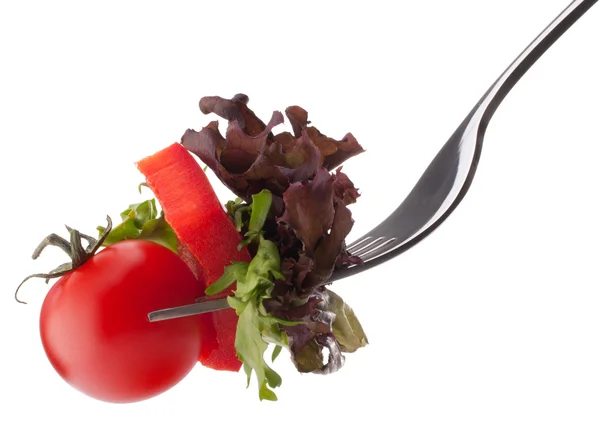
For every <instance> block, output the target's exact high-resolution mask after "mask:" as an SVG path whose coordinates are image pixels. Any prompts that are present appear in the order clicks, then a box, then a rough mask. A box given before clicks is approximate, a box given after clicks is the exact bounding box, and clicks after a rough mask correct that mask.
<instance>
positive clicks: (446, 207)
mask: <svg viewBox="0 0 600 424" xmlns="http://www.w3.org/2000/svg"><path fill="white" fill-rule="evenodd" d="M596 2H597V0H575V1H573V2H572V3H571V4H570V5H569V6H567V8H566V9H565V10H563V11H562V13H560V14H559V15H558V16H557V17H556V18H555V19H554V20H553V21H552V22H551V23H550V24H549V25H548V26H547V27H546V28H545V29H544V30H543V31H542V32H541V33H540V35H538V36H537V37H536V38H535V40H533V41H532V42H531V44H529V46H527V48H526V49H525V50H524V51H523V52H522V53H521V54H520V55H519V56H518V57H517V58H516V59H515V60H514V61H513V62H512V64H511V65H510V66H509V67H508V68H507V69H506V70H505V71H504V73H502V75H500V77H499V78H498V79H497V80H496V81H495V82H494V83H493V84H492V86H491V87H490V88H489V89H488V90H487V91H486V92H485V94H484V95H483V97H482V98H481V99H480V100H479V102H477V104H476V105H475V107H474V108H473V109H472V110H471V112H469V114H468V115H467V117H466V118H465V119H464V120H463V122H462V123H461V124H460V125H459V126H458V128H457V129H456V131H455V132H454V134H452V136H450V138H449V140H448V141H447V142H446V144H444V146H443V147H442V148H441V150H440V151H439V152H438V154H437V155H436V156H435V158H434V159H433V161H432V162H431V163H430V164H429V166H428V167H427V169H426V170H425V172H424V173H423V175H422V176H421V178H420V179H419V180H418V181H417V183H416V185H415V186H414V188H413V189H412V190H411V192H410V193H409V194H408V196H407V197H406V199H404V201H403V202H402V203H401V204H400V205H399V206H398V208H397V209H396V210H395V211H394V212H392V214H391V215H390V216H389V217H388V218H386V219H385V220H384V221H383V222H381V223H380V224H379V225H377V226H376V227H375V228H373V229H372V230H371V231H369V232H368V233H367V234H365V235H364V236H362V237H360V238H358V239H357V240H356V241H354V242H352V243H351V244H349V245H348V246H347V249H348V251H349V252H350V253H351V254H352V255H356V256H359V257H360V258H361V259H362V264H360V265H352V266H349V267H345V268H338V269H336V270H335V271H334V272H333V274H332V275H331V278H330V282H333V281H336V280H340V279H342V278H346V277H349V276H351V275H354V274H358V273H360V272H363V271H366V270H368V269H370V268H373V267H375V266H377V265H379V264H382V263H383V262H386V261H389V260H390V259H392V258H394V257H396V256H397V255H399V254H401V253H403V252H406V251H407V250H408V249H410V248H411V247H413V246H415V245H416V244H417V243H419V242H420V241H422V240H423V239H425V237H427V236H428V235H429V234H431V233H432V232H433V231H435V229H436V228H438V227H439V226H440V225H441V224H442V223H443V222H444V221H445V220H446V218H448V216H450V214H451V213H452V212H453V211H454V210H455V209H456V207H457V206H458V205H459V204H460V202H461V201H462V200H463V198H464V197H465V195H466V194H467V192H468V191H469V188H470V186H471V182H472V181H473V178H474V176H475V171H476V170H477V165H478V164H479V158H480V155H481V149H482V146H483V138H484V135H485V131H486V129H487V126H488V124H489V122H490V119H491V118H492V116H493V115H494V112H496V109H497V108H498V106H499V105H500V103H501V102H502V100H503V99H504V98H505V97H506V95H507V94H508V93H509V91H510V90H511V89H512V88H513V87H514V86H515V84H516V83H517V82H518V81H519V79H520V78H521V77H522V76H523V75H524V74H525V73H526V72H527V71H528V70H529V69H530V68H531V66H532V65H533V64H534V63H535V62H536V61H537V60H538V59H539V58H540V57H541V56H542V55H543V54H544V53H545V52H546V51H547V50H548V49H549V48H550V46H552V45H553V44H554V42H555V41H556V40H558V39H559V38H560V37H561V36H562V35H563V34H564V33H565V32H566V31H567V30H568V29H569V28H570V27H571V25H573V24H574V23H575V22H576V21H577V20H578V19H579V18H580V17H581V16H583V15H584V14H585V13H586V12H587V11H588V10H589V9H590V8H591V7H592V6H593V5H594V4H595V3H596ZM228 307H229V305H228V303H227V299H226V298H221V299H206V298H202V299H199V300H198V302H197V303H194V304H191V305H185V306H179V307H174V308H168V309H161V310H158V311H153V312H150V313H149V314H148V319H149V320H150V321H162V320H166V319H172V318H179V317H184V316H189V315H196V314H201V313H206V312H213V311H216V310H221V309H226V308H228Z"/></svg>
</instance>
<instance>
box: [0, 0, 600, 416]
mask: <svg viewBox="0 0 600 424" xmlns="http://www.w3.org/2000/svg"><path fill="white" fill-rule="evenodd" d="M567 4H568V1H567V0H501V1H500V0H487V1H470V0H455V1H452V2H448V1H443V0H434V1H427V2H418V1H396V2H391V1H390V2H383V1H375V0H371V1H368V2H352V1H345V2H339V3H335V2H333V1H330V2H326V1H324V0H321V1H320V2H312V1H303V2H299V1H295V2H284V1H279V2H275V1H273V2H265V1H247V2H234V1H212V2H203V1H196V2H189V3H187V4H186V3H183V2H168V3H167V2H163V3H161V4H159V3H158V2H151V1H149V2H125V1H123V2H112V1H105V2H72V3H66V2H61V1H53V2H41V1H40V2H32V1H3V2H2V3H1V6H0V49H1V50H0V54H1V56H0V60H1V63H0V131H1V133H0V137H1V138H0V140H1V143H0V146H1V147H0V149H1V152H0V190H1V192H0V199H1V200H0V201H1V202H2V203H1V208H0V214H1V217H0V218H1V222H2V232H1V235H2V239H1V246H0V252H1V254H0V262H1V265H2V277H1V284H0V326H1V327H0V328H1V331H2V337H1V339H0V340H1V341H0V357H1V361H0V386H1V389H2V395H1V397H0V422H2V423H11V424H12V423H15V424H16V423H25V422H31V421H34V422H52V423H54V422H56V423H58V422H60V423H64V424H68V423H82V422H85V423H89V424H92V423H103V424H106V423H132V422H136V423H138V422H139V423H145V424H153V423H184V422H216V423H230V422H231V423H240V422H248V423H264V422H286V423H289V424H295V423H303V424H304V423H310V422H314V421H315V420H325V421H328V422H335V421H336V420H339V421H340V422H357V421H359V422H360V421H369V420H370V421H371V422H372V421H373V420H375V419H377V420H382V422H399V423H447V422H457V423H462V424H466V423H507V422H510V423H597V422H599V421H600V308H599V303H600V271H599V270H598V265H597V264H598V253H599V252H598V247H597V246H598V245H597V240H598V238H599V237H600V225H599V224H598V216H599V212H600V210H599V208H598V202H597V196H598V181H599V176H600V174H599V171H598V170H597V169H595V167H596V165H597V163H598V157H599V156H598V154H597V150H598V149H597V146H598V143H599V142H600V128H599V126H598V114H599V112H600V105H599V99H600V82H599V78H598V75H600V64H599V63H598V51H600V47H599V42H600V29H599V28H600V7H599V6H596V7H595V8H593V9H592V10H591V11H590V12H589V13H588V14H587V15H586V16H584V17H583V18H582V19H581V20H580V21H579V22H578V23H577V24H575V26H574V27H573V28H572V29H571V30H570V31H569V32H567V34H566V35H565V36H564V37H563V38H562V39H561V40H559V42H558V43H557V44H556V45H555V46H553V47H552V48H551V50H550V51H549V52H548V53H547V54H546V55H545V56H544V57H543V58H542V59H541V60H540V61H539V62H538V63H537V64H536V65H535V66H534V67H533V68H532V69H531V71H530V72H529V73H528V74H527V75H526V76H525V77H524V78H523V79H522V81H521V82H520V83H519V84H518V85H517V87H516V88H515V89H514V90H513V91H512V92H511V94H510V95H509V96H508V97H507V99H506V100H505V102H504V103H503V104H502V106H501V107H500V108H499V110H498V112H497V114H496V116H495V117H494V119H493V120H492V123H491V124H490V126H489V129H488V133H487V136H486V142H485V146H484V151H483V156H482V160H481V163H480V168H479V171H478V173H477V176H476V178H475V182H474V184H473V186H472V188H471V191H470V192H469V194H468V196H467V198H466V199H465V200H464V202H463V203H462V204H461V206H460V207H459V208H458V209H457V210H456V212H455V213H454V214H453V215H452V217H451V218H450V219H448V221H447V222H446V223H445V224H444V225H443V226H442V227H441V228H440V229H439V230H438V231H436V232H435V233H434V234H433V235H432V236H431V237H429V238H428V239H427V240H426V241H424V242H423V243H421V244H420V245H418V246H417V247H415V248H414V249H413V250H411V251H409V252H408V253H406V254H404V255H403V256H401V257H399V258H398V259H397V260H394V261H392V262H390V263H387V264H385V265H382V266H381V267H379V268H377V269H375V270H373V271H371V272H369V273H366V274H363V275H361V276H358V277H354V278H351V279H347V280H343V281H340V282H338V283H336V284H335V288H336V290H337V291H338V292H339V293H340V294H342V295H343V297H344V298H345V299H346V300H347V301H348V302H349V303H350V304H351V305H352V306H353V307H354V309H355V310H356V312H357V314H358V315H359V317H360V318H361V320H362V323H363V325H364V327H365V328H366V330H367V332H368V335H369V338H370V343H371V344H370V345H369V346H368V347H367V348H366V349H363V350H362V351H360V352H358V353H356V354H353V355H350V356H349V357H348V360H347V363H346V366H345V368H344V369H343V370H342V371H341V372H339V373H338V374H336V375H332V376H327V377H321V376H313V375H298V374H296V373H295V371H294V369H293V368H292V366H291V365H290V364H288V363H286V360H285V358H284V357H283V356H282V357H280V359H279V360H278V364H277V363H276V365H277V366H276V369H277V370H278V371H280V372H281V373H282V375H283V377H284V384H283V386H282V387H281V388H280V389H279V390H278V391H277V392H278V394H279V397H280V401H279V402H277V403H268V402H262V403H260V402H259V401H258V398H257V393H256V388H255V387H254V386H252V387H251V389H249V390H246V389H245V385H244V383H245V379H244V376H243V375H242V374H241V373H240V374H230V373H217V372H213V371H211V370H207V369H204V368H202V367H200V366H198V367H196V368H195V369H194V370H193V372H192V373H191V374H190V375H189V376H188V377H187V378H186V379H185V380H184V381H183V382H182V383H181V384H180V385H178V386H176V387H175V388H174V389H172V390H171V391H169V392H167V393H166V394H164V395H161V396H159V397H157V398H155V399H152V400H149V401H146V402H142V403H138V404H132V405H112V404H105V403H101V402H97V401H94V400H92V399H89V398H87V397H85V396H83V395H81V394H79V393H78V392H77V391H75V390H73V389H71V388H70V387H69V386H68V385H67V384H66V383H64V382H63V381H62V380H61V379H60V378H59V377H58V376H57V374H56V373H55V372H54V370H53V369H52V367H51V366H50V365H49V363H48V361H47V359H46V357H45V355H44V352H43V350H42V347H41V344H40V341H39V335H38V328H37V325H38V323H37V320H38V314H39V309H40V306H41V302H42V300H43V297H44V294H45V293H46V291H47V288H46V287H45V286H44V284H43V283H42V282H41V281H31V282H30V283H29V284H28V285H27V286H26V287H25V288H24V290H23V291H22V293H21V294H22V297H23V298H25V299H26V300H27V301H29V305H27V306H23V305H18V304H17V303H16V302H14V300H13V298H12V295H13V291H14V288H15V287H16V285H17V284H18V283H19V282H20V281H21V279H22V278H23V277H24V276H25V275H28V274H30V273H33V272H38V271H47V270H48V269H50V268H51V267H52V266H54V265H56V264H57V263H59V261H60V260H62V259H63V258H62V257H61V254H60V253H59V252H52V253H50V251H48V252H47V253H46V254H45V255H44V256H43V257H42V258H41V259H40V260H38V261H35V262H34V261H32V260H31V259H30V255H31V252H32V250H33V248H34V247H35V246H36V245H37V243H38V242H39V241H40V240H41V239H42V238H43V237H44V236H45V235H47V234H49V233H51V232H59V233H61V234H63V235H64V233H65V230H64V229H63V227H62V225H63V224H69V225H71V226H75V227H77V228H79V229H80V230H82V231H84V232H86V231H87V232H93V229H94V228H95V226H96V225H98V224H102V223H103V217H104V216H105V214H107V213H109V214H111V215H112V216H113V217H115V218H116V217H117V215H118V213H119V212H120V211H121V210H122V209H123V208H124V207H126V206H127V205H128V204H129V203H133V202H137V201H139V200H141V199H143V198H145V197H141V196H140V195H139V194H138V193H137V191H136V186H137V184H138V183H139V182H141V181H142V178H141V175H140V174H138V172H137V171H136V169H135V166H134V165H133V163H134V162H135V161H136V160H139V159H140V158H142V157H144V156H146V155H148V154H151V153H153V152H154V151H156V150H158V149H160V148H162V147H165V146H166V145H168V144H169V143H171V142H174V141H177V140H179V138H180V136H181V135H182V134H183V132H184V131H185V129H187V128H189V127H192V128H195V129H200V128H201V126H202V125H205V124H206V123H207V122H208V121H209V119H210V118H208V117H206V116H203V115H201V113H200V112H199V110H198V107H197V102H198V100H199V98H200V97H201V96H204V95H221V96H225V97H229V96H232V95H234V94H235V93H238V92H244V93H246V94H248V95H249V96H250V99H251V100H250V106H251V107H253V108H254V109H255V111H256V112H257V113H258V114H259V116H262V117H263V119H268V118H269V117H270V114H271V112H272V110H275V109H279V110H282V109H284V108H285V107H286V106H288V105H291V104H298V105H301V106H303V107H304V108H306V109H307V110H308V111H309V114H310V115H309V116H310V118H311V120H312V121H313V123H314V124H315V125H316V126H317V127H318V128H319V129H320V130H321V131H323V132H324V133H326V134H328V135H331V136H333V137H336V138H341V137H342V136H343V135H344V134H345V133H346V132H347V131H351V132H353V134H354V135H355V136H356V137H357V138H358V139H359V141H360V142H361V143H362V144H363V146H364V147H365V148H366V149H367V153H365V154H363V155H362V156H360V157H358V158H355V159H353V160H351V161H349V162H348V163H347V165H346V167H345V170H346V171H347V173H348V174H349V175H350V176H351V178H352V179H353V180H354V181H355V183H356V185H357V186H358V187H360V189H361V192H362V193H363V196H362V197H361V199H360V200H359V202H358V203H357V204H356V205H354V207H353V211H354V216H355V219H356V225H355V231H354V232H353V233H352V235H351V237H350V239H352V238H355V237H358V236H360V234H361V233H363V232H365V231H367V230H368V229H369V228H370V227H371V226H373V225H374V224H376V223H377V222H379V220H380V219H382V218H384V217H385V216H387V214H388V213H389V212H391V211H392V210H393V209H394V207H395V206H396V205H397V204H398V203H399V201H400V200H402V199H403V197H404V196H405V195H406V194H407V192H408V191H409V190H410V188H411V187H412V185H413V184H414V182H415V181H416V179H417V178H418V177H419V176H420V174H421V172H422V171H423V170H424V169H425V167H426V165H427V164H428V163H429V161H430V160H431V158H432V157H433V156H434V154H435V153H436V152H437V150H438V149H439V148H440V147H441V145H442V144H443V143H444V142H445V141H446V139H447V138H448V136H449V135H450V134H451V133H452V132H453V131H454V129H455V128H456V126H457V125H458V124H459V123H460V121H461V120H462V118H463V117H464V115H465V114H466V113H467V112H468V111H469V110H470V109H471V107H472V106H473V104H474V103H475V102H476V101H477V100H478V99H479V97H480V95H481V94H483V92H484V91H485V89H486V88H487V87H488V86H489V84H491V83H492V82H493V80H494V79H495V78H496V77H497V76H498V74H499V73H500V72H501V71H502V70H503V69H504V68H505V67H506V66H507V65H508V64H509V63H510V61H511V60H512V59H513V58H514V57H515V56H516V55H517V54H518V53H519V52H520V51H521V50H522V49H523V48H524V47H525V46H526V45H527V44H528V43H529V42H530V41H531V40H532V39H533V38H534V37H535V36H536V35H537V34H538V33H539V32H540V31H541V30H542V29H543V28H544V27H545V26H546V24H548V23H549V22H550V21H551V20H552V19H553V18H554V17H555V16H556V15H557V14H558V13H559V12H560V11H561V10H562V9H563V8H564V7H565V6H566V5H567ZM219 195H220V196H222V199H223V200H226V199H227V198H228V197H229V195H228V193H227V192H225V191H224V190H223V189H221V188H219ZM288 362H289V361H288ZM384 417H385V418H384Z"/></svg>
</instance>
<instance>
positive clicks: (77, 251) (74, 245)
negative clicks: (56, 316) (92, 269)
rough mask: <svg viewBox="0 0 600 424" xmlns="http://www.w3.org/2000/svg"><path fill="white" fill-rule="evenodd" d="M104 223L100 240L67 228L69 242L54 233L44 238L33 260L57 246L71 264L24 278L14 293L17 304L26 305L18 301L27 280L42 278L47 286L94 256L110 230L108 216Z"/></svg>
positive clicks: (34, 253) (35, 251) (34, 252)
mask: <svg viewBox="0 0 600 424" xmlns="http://www.w3.org/2000/svg"><path fill="white" fill-rule="evenodd" d="M106 222H107V225H106V227H105V228H104V231H103V232H102V233H101V234H100V238H99V239H97V240H96V239H95V238H93V237H91V236H88V235H86V234H83V233H80V232H79V231H77V230H74V229H73V228H71V227H69V226H65V227H66V228H67V231H68V232H69V234H70V242H69V241H67V240H65V239H64V238H62V237H60V236H59V235H57V234H54V233H52V234H50V235H49V236H47V237H46V238H44V240H42V242H41V243H40V244H39V245H38V247H36V249H35V250H34V251H33V254H32V255H31V257H32V258H33V259H34V260H35V259H37V258H38V257H39V256H40V254H41V253H42V251H43V250H44V249H45V248H46V247H48V246H57V247H60V248H61V249H62V250H63V251H64V252H65V253H66V254H67V255H69V257H70V258H71V262H67V263H64V264H62V265H59V266H58V267H56V268H54V269H53V270H52V271H50V272H48V273H36V274H32V275H29V276H28V277H26V278H25V279H24V280H23V281H21V284H19V286H18V287H17V289H16V291H15V300H16V301H17V302H19V303H24V304H26V303H27V302H24V301H22V300H20V299H19V290H20V288H21V287H22V286H23V284H24V283H25V282H26V281H27V280H29V279H31V278H44V279H45V280H46V284H48V282H49V281H50V280H51V279H53V278H59V277H62V276H63V275H65V274H67V273H69V272H71V271H74V270H76V269H77V268H79V267H80V266H81V265H83V264H84V263H85V262H87V261H88V260H89V259H90V258H91V257H92V256H94V255H95V254H96V252H97V251H98V249H99V248H100V247H101V246H102V244H103V243H104V241H105V240H106V238H107V237H108V235H109V233H110V231H111V229H112V220H111V219H110V216H108V215H107V216H106ZM83 240H85V241H86V243H87V247H86V248H84V247H83V244H82V241H83Z"/></svg>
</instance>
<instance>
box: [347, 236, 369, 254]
mask: <svg viewBox="0 0 600 424" xmlns="http://www.w3.org/2000/svg"><path fill="white" fill-rule="evenodd" d="M372 238H373V237H371V236H364V237H362V238H360V239H358V240H354V241H353V242H352V243H350V244H349V245H348V246H346V249H347V250H348V251H350V250H353V249H356V248H357V247H359V246H360V245H362V244H364V243H366V242H368V241H369V240H371V239H372Z"/></svg>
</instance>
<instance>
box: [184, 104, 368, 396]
mask: <svg viewBox="0 0 600 424" xmlns="http://www.w3.org/2000/svg"><path fill="white" fill-rule="evenodd" d="M248 102H249V100H248V96H246V95H243V94H238V95H236V96H234V97H233V98H232V99H224V98H221V97H218V96H212V97H204V98H203V99H201V100H200V109H201V111H202V113H204V114H211V113H214V114H216V115H218V116H220V117H221V118H224V119H226V120H227V121H228V124H227V128H226V130H225V136H223V135H221V133H220V131H219V125H218V122H217V121H213V122H210V123H209V124H208V125H206V126H205V127H204V128H202V129H201V130H200V131H196V130H192V129H189V130H187V131H186V132H185V134H184V135H183V136H182V139H181V143H182V145H183V146H184V147H185V148H187V150H188V151H190V152H191V153H193V154H194V155H196V156H197V157H198V158H199V159H200V160H201V161H202V162H204V163H205V164H206V165H207V166H208V167H209V168H210V169H211V170H212V171H213V172H214V173H215V175H216V176H217V177H218V178H219V179H220V180H221V181H222V182H223V183H224V184H225V185H226V186H227V187H228V188H229V189H230V190H231V191H232V192H233V193H234V194H235V195H236V196H237V199H236V200H234V201H231V202H228V203H227V205H226V210H227V212H228V213H229V215H230V216H231V219H232V221H233V222H234V224H235V226H236V228H237V230H238V231H239V232H240V233H241V234H242V235H243V236H244V241H243V242H242V243H241V245H247V246H248V250H249V251H250V254H251V256H252V257H253V259H252V262H251V263H250V264H245V265H242V264H239V263H238V264H232V265H231V267H230V268H228V270H227V271H226V272H225V274H224V276H223V279H222V280H220V281H217V282H215V284H214V286H211V287H210V288H209V290H208V292H207V293H209V294H213V293H215V292H217V291H220V290H223V289H224V288H226V287H227V286H229V285H231V284H233V282H234V281H237V290H236V292H235V294H234V296H232V297H230V298H229V301H230V305H231V306H232V307H233V308H235V309H236V312H237V313H238V315H239V316H240V320H239V326H238V329H237V334H236V349H237V350H238V355H239V357H240V359H242V361H243V362H244V369H245V371H246V373H247V374H248V376H250V375H251V373H255V374H256V376H257V378H258V380H259V396H260V397H261V399H273V398H274V393H272V390H271V389H273V388H274V387H277V386H278V384H280V380H279V379H278V378H277V377H276V374H274V371H273V370H272V369H271V368H270V367H269V366H268V365H267V364H266V362H265V360H264V354H265V352H266V349H267V345H268V343H275V345H276V346H278V347H277V348H276V349H275V350H274V352H273V356H274V357H276V356H277V355H278V354H279V353H280V352H281V350H282V349H283V347H285V348H287V349H288V350H289V352H290V355H291V359H292V361H293V363H294V364H295V366H296V368H297V369H298V371H300V372H312V373H320V374H329V373H332V372H335V371H337V370H338V369H340V368H341V367H342V365H343V364H344V356H343V353H350V352H354V351H356V350H357V349H359V348H361V347H363V346H365V345H366V344H367V343H368V341H367V337H366V335H365V332H364V330H363V328H362V326H361V324H360V322H359V320H358V319H357V317H356V314H355V313H354V311H353V310H352V308H350V307H349V306H348V304H347V303H346V302H345V301H344V300H343V299H342V298H341V297H340V296H339V295H337V294H335V293H334V292H332V291H331V290H329V288H328V286H329V278H330V276H331V274H332V272H333V271H334V270H335V269H336V268H337V267H344V266H348V265H351V264H360V262H361V261H360V258H358V257H355V256H352V255H351V254H350V253H349V252H348V251H347V249H346V243H345V239H346V237H347V235H348V234H349V233H350V231H351V229H352V227H353V225H354V221H353V219H352V213H351V211H350V209H349V208H348V206H349V205H351V204H353V203H355V202H356V201H357V199H358V198H359V196H360V194H359V192H358V189H357V188H356V187H355V186H354V184H353V183H352V181H351V180H350V178H348V176H347V175H346V174H345V173H343V172H342V168H341V165H342V164H343V162H344V161H346V160H347V159H349V158H351V157H353V156H355V155H357V154H360V153H362V152H363V151H364V149H363V148H362V147H361V146H360V144H359V143H358V141H357V140H356V138H355V137H354V136H353V135H352V134H350V133H348V134H346V135H345V136H344V137H343V138H342V139H341V140H336V139H333V138H331V137H328V136H326V135H324V134H322V133H321V132H320V131H319V130H318V129H317V128H316V127H314V126H312V125H311V123H310V121H309V120H308V113H307V112H306V110H304V109H302V108H301V107H299V106H291V107H288V108H287V109H286V110H285V116H286V117H287V119H288V120H289V122H290V124H291V127H292V132H286V131H284V132H281V133H279V134H274V132H273V131H274V129H275V128H276V127H277V126H278V125H280V124H281V123H282V122H283V114H282V113H281V112H279V111H275V112H273V114H272V115H271V119H270V120H269V121H268V122H267V123H265V122H263V121H262V120H260V119H259V118H258V117H257V116H256V115H255V114H254V112H253V111H252V110H250V108H249V107H248ZM267 192H268V193H270V198H269V199H268V201H267V202H265V203H263V204H259V199H261V198H262V199H264V200H266V193H267ZM258 194H259V195H260V197H258V198H256V197H255V196H256V195H258ZM267 204H269V205H270V206H269V207H268V206H267ZM259 211H260V212H261V215H260V219H258V215H256V214H257V213H258V212H259ZM254 219H258V223H259V224H260V225H258V224H257V222H255V221H254ZM289 323H293V324H294V325H289ZM326 355H327V356H328V359H327V360H325V356H326Z"/></svg>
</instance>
